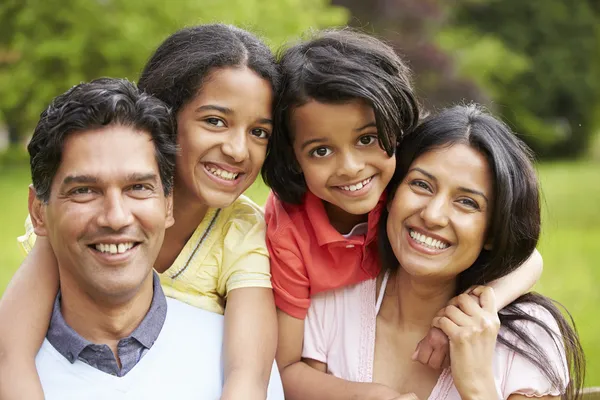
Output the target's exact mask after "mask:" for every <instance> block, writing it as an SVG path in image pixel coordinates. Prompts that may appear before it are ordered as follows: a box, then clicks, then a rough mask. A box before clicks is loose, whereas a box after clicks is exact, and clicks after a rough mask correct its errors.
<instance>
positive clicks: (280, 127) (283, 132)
mask: <svg viewBox="0 0 600 400" xmlns="http://www.w3.org/2000/svg"><path fill="white" fill-rule="evenodd" d="M278 58H279V66H280V70H281V74H282V87H281V91H280V92H279V93H278V96H277V100H276V102H275V112H274V115H273V119H274V125H275V129H274V132H273V135H272V136H271V138H270V140H269V144H268V149H267V157H266V160H265V163H264V165H263V169H262V176H263V179H264V181H265V182H266V183H267V185H269V186H270V187H271V189H272V190H273V192H274V193H275V194H276V195H277V196H278V197H279V198H280V199H281V200H282V201H284V202H286V203H292V204H299V203H301V202H302V198H303V196H304V194H305V193H306V190H307V188H306V182H305V180H304V176H303V175H302V171H300V168H299V166H298V162H297V161H296V157H295V155H294V150H293V135H294V132H292V130H291V128H290V120H291V116H292V113H293V111H294V108H296V107H299V106H301V105H303V104H306V103H307V102H309V101H311V100H316V101H319V102H322V103H330V104H331V103H334V104H340V103H346V102H349V101H352V100H355V99H361V100H364V101H365V102H366V103H367V104H369V105H370V106H371V107H373V111H374V113H375V119H376V124H377V131H378V133H379V141H380V145H381V147H382V148H383V149H384V150H385V151H386V152H387V154H388V155H389V156H392V155H393V154H394V150H395V148H396V144H397V141H398V140H399V138H400V137H401V136H402V133H403V132H409V131H410V130H412V129H413V128H414V127H415V126H416V124H417V122H418V120H419V105H418V103H417V99H416V97H415V94H414V93H413V88H412V85H411V82H410V70H409V68H408V67H407V66H406V64H405V63H404V62H403V61H402V59H401V58H400V57H399V56H398V55H397V54H396V53H395V52H394V50H393V49H392V48H391V47H389V46H387V45H386V44H384V43H383V42H381V41H380V40H378V39H376V38H374V37H372V36H369V35H366V34H362V33H358V32H356V31H353V30H350V29H348V28H346V29H341V30H326V31H322V32H320V33H318V34H316V35H315V36H314V37H313V38H312V39H310V40H308V41H304V42H301V43H299V44H296V45H295V46H292V47H290V48H288V49H286V50H283V51H282V52H281V53H280V55H279V57H278Z"/></svg>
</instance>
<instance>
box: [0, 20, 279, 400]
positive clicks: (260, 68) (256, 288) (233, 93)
mask: <svg viewBox="0 0 600 400" xmlns="http://www.w3.org/2000/svg"><path fill="white" fill-rule="evenodd" d="M278 84H279V73H278V71H277V67H276V64H275V59H274V56H273V55H272V53H271V51H270V50H269V48H268V47H267V46H266V45H265V44H264V43H263V42H261V41H260V39H258V38H257V37H255V36H254V35H252V34H251V33H249V32H246V31H244V30H242V29H239V28H236V27H233V26H229V25H222V24H212V25H201V26H197V27H191V28H186V29H182V30H180V31H178V32H176V33H174V34H173V35H171V36H170V37H168V38H167V39H166V40H165V41H164V42H163V43H162V44H161V45H160V46H159V47H158V49H157V50H156V52H155V53H154V54H153V55H152V57H151V58H150V60H149V61H148V63H147V65H146V66H145V68H144V70H143V72H142V75H141V77H140V80H139V87H140V88H141V89H143V90H144V91H146V92H148V93H150V94H152V95H154V96H156V97H158V98H159V99H160V100H162V101H164V102H165V103H166V104H167V105H168V106H169V107H171V109H172V110H173V112H174V114H175V117H176V120H177V143H178V145H179V147H180V153H179V156H178V157H177V163H176V171H175V177H174V189H173V196H174V201H173V203H174V205H173V215H174V217H175V224H174V225H173V226H172V227H171V228H169V229H168V230H167V232H166V234H165V239H164V243H163V245H162V247H161V250H160V253H159V255H158V259H157V261H156V264H155V265H154V268H155V270H156V271H157V272H158V273H159V274H160V278H161V284H162V286H163V288H164V291H165V294H166V295H167V296H169V297H173V298H176V299H178V300H181V301H184V302H186V303H189V304H191V305H193V306H196V307H200V308H203V309H206V310H209V311H213V312H216V313H220V314H223V313H224V314H225V338H224V365H225V371H224V378H225V379H224V381H225V383H224V388H223V398H224V399H227V398H234V399H237V398H242V397H243V398H246V399H264V398H265V396H266V394H267V383H268V380H269V375H270V373H271V367H272V364H273V359H274V356H275V346H276V340H277V331H276V330H277V326H276V315H275V307H274V302H273V295H272V291H271V283H270V274H269V258H268V251H267V248H266V244H265V230H266V227H265V223H264V218H263V214H262V210H261V209H260V208H259V207H258V206H257V205H256V204H254V203H253V202H252V201H251V200H250V199H248V198H246V197H244V196H241V194H242V193H243V192H244V191H245V190H246V189H247V188H248V187H250V185H251V184H252V183H254V181H255V179H256V177H257V175H258V173H259V171H260V169H261V167H262V164H263V162H264V159H265V156H266V150H267V143H268V140H269V136H270V135H271V132H272V129H273V126H272V121H271V120H272V102H273V92H274V91H276V90H277V87H278ZM34 239H35V236H34V235H33V234H32V233H31V232H28V234H27V235H25V236H24V237H23V238H22V244H23V247H25V249H26V251H28V252H29V251H30V254H29V256H28V258H27V259H26V260H25V262H24V264H23V266H22V267H21V268H20V269H19V271H18V272H17V274H16V275H15V278H13V281H12V283H11V286H10V287H9V288H8V289H7V291H6V293H5V295H4V298H3V299H2V302H0V321H2V323H1V324H0V326H2V327H6V328H4V329H1V328H0V356H2V355H3V354H4V356H3V357H0V379H1V380H2V381H3V382H4V381H9V382H11V385H1V384H0V397H1V398H3V399H5V398H6V399H8V398H28V399H33V398H41V396H42V395H41V387H40V386H39V382H38V381H37V376H36V372H35V368H34V364H33V360H34V357H35V354H36V353H37V350H38V348H39V345H40V343H41V341H42V339H43V337H44V335H45V332H46V330H47V326H48V321H49V318H50V314H51V306H52V304H53V299H54V297H55V296H56V292H57V290H58V288H57V282H58V277H57V269H56V261H55V259H54V255H53V253H52V249H51V248H50V247H49V245H48V243H47V241H45V240H38V241H37V242H36V244H35V246H33V245H32V243H33V242H34ZM226 303H227V304H226ZM225 305H227V307H225ZM23 309H25V310H27V313H25V314H22V313H21V312H20V311H21V310H23ZM7 321H10V323H8V322H7ZM11 396H14V397H11Z"/></svg>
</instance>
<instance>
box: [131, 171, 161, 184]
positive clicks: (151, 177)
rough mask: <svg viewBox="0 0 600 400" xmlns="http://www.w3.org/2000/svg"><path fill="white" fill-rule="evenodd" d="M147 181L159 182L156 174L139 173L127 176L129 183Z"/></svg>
mask: <svg viewBox="0 0 600 400" xmlns="http://www.w3.org/2000/svg"><path fill="white" fill-rule="evenodd" d="M147 181H155V182H156V181H158V175H156V174H155V173H154V172H147V173H139V172H135V173H133V174H129V175H127V182H147Z"/></svg>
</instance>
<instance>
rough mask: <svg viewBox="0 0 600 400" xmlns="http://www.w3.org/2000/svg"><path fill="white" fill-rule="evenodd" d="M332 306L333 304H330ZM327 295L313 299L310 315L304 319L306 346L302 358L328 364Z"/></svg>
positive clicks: (323, 294) (320, 295) (309, 310)
mask: <svg viewBox="0 0 600 400" xmlns="http://www.w3.org/2000/svg"><path fill="white" fill-rule="evenodd" d="M330 305H331V303H330ZM327 306H328V302H327V294H326V293H322V294H318V295H315V296H313V297H312V299H311V304H310V307H309V308H308V314H307V315H306V318H305V319H304V345H303V348H302V358H310V359H313V360H316V361H320V362H322V363H327V349H328V339H327V337H328V336H329V335H328V334H327V331H326V325H325V319H326V317H325V315H326V314H329V313H328V312H327Z"/></svg>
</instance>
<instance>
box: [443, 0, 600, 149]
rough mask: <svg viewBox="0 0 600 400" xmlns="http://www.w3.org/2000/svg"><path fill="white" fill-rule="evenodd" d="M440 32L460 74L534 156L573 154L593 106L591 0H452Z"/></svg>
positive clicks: (587, 134) (585, 139)
mask: <svg viewBox="0 0 600 400" xmlns="http://www.w3.org/2000/svg"><path fill="white" fill-rule="evenodd" d="M455 4H458V6H456V5H455V6H454V7H452V8H451V10H450V11H451V13H452V19H451V20H450V25H449V27H450V29H448V30H446V32H444V33H443V34H441V35H440V44H441V45H442V47H443V48H445V49H446V50H448V51H450V52H451V53H452V54H454V55H455V59H456V60H457V62H458V64H459V68H460V69H461V72H462V74H463V75H464V76H469V77H471V78H472V79H473V80H474V81H476V82H477V83H478V84H480V85H481V86H482V87H483V88H485V89H486V90H487V91H488V93H489V94H490V96H491V97H492V98H493V99H494V108H495V110H496V111H497V112H499V113H500V114H502V115H503V116H504V118H505V119H506V120H508V121H509V123H510V124H511V125H512V126H513V127H514V128H515V129H516V130H517V131H518V132H520V133H522V134H524V139H525V140H526V141H527V142H528V143H529V144H530V145H531V146H532V147H533V148H534V150H536V152H537V153H538V154H539V155H542V156H577V155H579V154H581V153H582V152H583V151H584V150H585V149H586V147H587V145H588V144H589V140H590V138H591V137H592V135H593V133H594V131H595V129H596V128H597V127H598V126H597V124H598V119H597V117H596V116H595V111H596V110H597V109H598V107H599V106H600V75H599V72H600V3H599V2H598V1H597V0H578V1H571V0H545V1H544V2H543V3H542V2H535V1H522V0H459V1H458V2H455Z"/></svg>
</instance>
